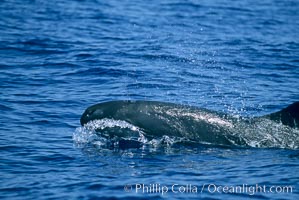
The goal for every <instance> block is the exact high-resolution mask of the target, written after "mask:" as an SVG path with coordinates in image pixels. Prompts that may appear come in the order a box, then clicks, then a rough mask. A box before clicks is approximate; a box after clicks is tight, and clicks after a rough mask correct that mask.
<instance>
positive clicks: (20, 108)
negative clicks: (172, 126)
mask: <svg viewBox="0 0 299 200" xmlns="http://www.w3.org/2000/svg"><path fill="white" fill-rule="evenodd" d="M298 35H299V2H298V1H297V0H288V1H279V0H264V1H250V0H244V1H233V0H227V1H224V0H203V1H195V0H190V1H183V0H162V1H158V0H154V1H150V2H147V1H141V0H140V1H139V0H136V1H132V0H123V1H116V0H111V1H100V0H83V1H79V0H73V1H67V0H65V1H63V0H52V1H42V0H35V1H29V0H23V1H18V0H2V1H0V88H1V89H0V111H1V112H0V150H1V155H0V169H1V170H0V180H1V181H0V198H1V199H22V200H23V199H34V198H36V199H97V198H98V199H200V198H205V199H247V198H249V197H250V198H253V199H298V198H299V184H298V182H299V173H298V172H299V152H298V149H284V148H275V149H273V148H246V149H244V148H222V147H217V146H209V145H207V146H194V147H190V146H188V147H187V146H175V147H173V146H172V147H167V146H166V147H165V146H164V147H161V148H153V147H148V148H143V149H127V150H119V149H103V148H99V147H97V146H96V145H95V143H90V142H89V141H90V138H84V137H82V138H81V140H80V141H78V138H77V137H74V135H75V134H78V130H79V127H80V123H79V120H80V116H81V114H82V113H83V111H84V110H85V109H86V108H87V107H88V106H90V105H92V104H95V103H98V102H103V101H108V100H118V99H131V100H137V99H142V100H159V101H166V102H173V103H180V104H187V105H194V106H198V107H203V108H207V109H212V110H216V111H222V112H226V113H229V114H231V115H234V116H251V117H252V116H261V115H264V114H268V113H272V112H275V111H278V110H280V109H282V108H284V107H286V106H287V105H289V104H291V103H293V102H295V101H298V100H299V87H298V83H299V70H298V69H299V37H298ZM79 134H80V132H79ZM82 134H83V133H82ZM138 184H140V185H141V184H144V185H145V186H148V187H150V186H153V185H155V184H156V185H157V184H160V185H159V187H161V188H162V187H163V188H164V189H165V188H168V189H169V191H168V192H167V193H164V194H163V195H162V193H161V192H157V191H156V192H155V191H154V192H152V193H150V191H148V192H147V191H144V192H142V190H138V191H137V189H136V188H137V187H139V185H138ZM174 184H178V185H174ZM190 184H191V185H192V186H193V188H194V187H197V192H196V193H192V192H185V193H180V192H178V193H175V192H177V190H178V187H179V186H181V185H182V186H186V185H190ZM256 184H258V185H259V186H263V185H265V186H266V187H267V189H269V187H271V186H275V187H276V188H278V189H277V190H278V192H269V191H268V192H266V193H265V192H261V191H260V192H257V193H253V192H250V191H247V192H244V191H243V192H222V193H220V192H217V191H215V190H214V189H215V188H214V186H222V187H224V186H227V187H234V186H240V185H245V186H246V187H247V186H248V187H249V186H256ZM125 185H127V186H125ZM173 185H174V187H175V188H174V189H175V191H171V187H172V186H173ZM208 186H210V188H209V189H210V190H208ZM283 186H291V187H292V191H290V190H289V192H286V191H284V192H282V191H281V190H279V187H280V189H282V187H283ZM124 187H125V189H126V190H128V191H125V190H124ZM202 189H203V190H202Z"/></svg>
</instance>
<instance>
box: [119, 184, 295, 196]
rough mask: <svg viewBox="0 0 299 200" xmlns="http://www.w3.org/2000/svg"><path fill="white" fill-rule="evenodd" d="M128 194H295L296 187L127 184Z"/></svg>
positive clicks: (125, 187)
mask: <svg viewBox="0 0 299 200" xmlns="http://www.w3.org/2000/svg"><path fill="white" fill-rule="evenodd" d="M124 190H125V191H126V192H132V193H136V194H161V195H166V194H169V193H173V194H182V193H183V194H200V193H210V194H215V193H218V194H248V195H256V194H261V193H264V194H267V193H270V194H282V193H293V191H294V187H293V186H290V185H271V186H268V185H259V184H255V185H248V184H242V185H217V184H213V183H210V184H203V185H194V184H171V185H163V184H159V183H153V184H142V183H137V184H127V185H125V186H124Z"/></svg>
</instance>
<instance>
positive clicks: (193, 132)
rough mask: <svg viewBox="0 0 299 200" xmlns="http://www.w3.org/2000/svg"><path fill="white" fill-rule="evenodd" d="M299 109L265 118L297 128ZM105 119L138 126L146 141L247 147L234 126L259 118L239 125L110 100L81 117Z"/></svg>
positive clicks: (184, 110)
mask: <svg viewBox="0 0 299 200" xmlns="http://www.w3.org/2000/svg"><path fill="white" fill-rule="evenodd" d="M298 108H299V102H296V103H294V104H292V105H290V106H288V107H287V108H285V109H283V110H281V111H279V112H276V113H273V114H270V115H267V116H264V117H265V118H268V119H271V120H274V121H277V122H282V123H283V124H285V125H287V126H290V127H292V128H298V124H299V123H298V119H299V117H298V113H299V112H298ZM104 118H108V119H114V120H123V121H126V122H128V123H130V124H132V125H134V126H137V127H139V128H141V129H142V131H143V132H144V133H145V134H146V137H147V138H155V137H161V136H164V135H167V136H174V137H181V138H186V139H188V140H189V141H201V142H206V143H213V144H218V145H229V146H231V145H238V146H246V143H245V142H244V141H243V140H242V139H240V137H238V136H236V134H235V133H236V132H240V131H239V130H237V129H235V125H234V124H237V123H238V124H240V123H244V124H247V125H248V124H251V123H254V121H255V119H259V118H251V119H243V120H242V121H241V122H240V120H238V119H235V118H233V117H230V116H228V115H226V114H224V113H218V112H214V111H210V110H207V109H200V108H197V107H193V106H184V105H178V104H173V103H165V102H156V101H110V102H104V103H99V104H96V105H93V106H91V107H89V108H87V109H86V111H85V112H84V113H83V115H82V117H81V125H82V126H83V125H84V124H86V123H88V122H89V121H92V120H96V119H104Z"/></svg>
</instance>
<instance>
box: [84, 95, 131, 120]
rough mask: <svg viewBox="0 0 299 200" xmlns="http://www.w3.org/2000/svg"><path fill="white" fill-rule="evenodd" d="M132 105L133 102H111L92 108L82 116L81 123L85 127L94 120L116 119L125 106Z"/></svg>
mask: <svg viewBox="0 0 299 200" xmlns="http://www.w3.org/2000/svg"><path fill="white" fill-rule="evenodd" d="M131 103H132V102H131V101H110V102H104V103H99V104H96V105H93V106H90V107H89V108H87V109H86V110H85V112H84V113H83V114H82V116H81V119H80V123H81V125H82V126H83V125H84V124H87V123H88V122H89V121H92V120H96V119H103V118H114V117H115V115H116V113H119V112H120V111H122V108H123V107H124V106H128V104H131Z"/></svg>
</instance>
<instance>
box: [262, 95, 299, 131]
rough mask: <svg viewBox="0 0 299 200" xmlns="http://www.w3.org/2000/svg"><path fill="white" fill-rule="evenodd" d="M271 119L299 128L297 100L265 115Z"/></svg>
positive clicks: (298, 102)
mask: <svg viewBox="0 0 299 200" xmlns="http://www.w3.org/2000/svg"><path fill="white" fill-rule="evenodd" d="M265 117H267V118H270V119H271V120H273V121H276V122H281V123H282V124H284V125H287V126H290V127H292V128H299V101H297V102H295V103H293V104H291V105H289V106H288V107H286V108H284V109H282V110H281V111H278V112H275V113H272V114H269V115H266V116H265Z"/></svg>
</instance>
